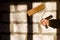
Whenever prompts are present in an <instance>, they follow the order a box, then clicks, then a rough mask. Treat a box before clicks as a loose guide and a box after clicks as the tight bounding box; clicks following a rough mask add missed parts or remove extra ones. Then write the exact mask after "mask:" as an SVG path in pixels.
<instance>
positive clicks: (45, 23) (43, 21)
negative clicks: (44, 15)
mask: <svg viewBox="0 0 60 40" xmlns="http://www.w3.org/2000/svg"><path fill="white" fill-rule="evenodd" d="M40 24H41V25H43V26H46V25H47V26H48V25H49V20H47V19H42V20H41V21H40Z"/></svg>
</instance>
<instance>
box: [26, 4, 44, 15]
mask: <svg viewBox="0 0 60 40" xmlns="http://www.w3.org/2000/svg"><path fill="white" fill-rule="evenodd" d="M44 8H45V5H44V4H40V5H38V6H37V7H35V8H33V9H30V10H28V11H27V13H28V15H29V16H31V15H33V14H34V13H36V12H38V11H41V10H43V9H44Z"/></svg>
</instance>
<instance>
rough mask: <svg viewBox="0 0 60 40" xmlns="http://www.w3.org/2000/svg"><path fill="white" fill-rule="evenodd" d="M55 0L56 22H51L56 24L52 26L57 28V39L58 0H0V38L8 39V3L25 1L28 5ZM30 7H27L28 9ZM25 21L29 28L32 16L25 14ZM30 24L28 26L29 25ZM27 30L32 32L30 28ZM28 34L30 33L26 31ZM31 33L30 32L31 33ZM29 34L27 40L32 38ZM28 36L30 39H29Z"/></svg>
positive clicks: (59, 16) (58, 37) (59, 35)
mask: <svg viewBox="0 0 60 40" xmlns="http://www.w3.org/2000/svg"><path fill="white" fill-rule="evenodd" d="M52 1H53V2H57V11H56V12H57V19H58V21H59V22H57V20H55V21H56V22H54V21H52V24H54V23H56V24H58V25H57V26H56V27H55V26H54V25H55V24H54V25H53V27H55V28H57V29H58V30H57V40H59V39H60V27H59V26H60V25H59V23H60V2H59V0H8V1H6V0H0V40H10V8H9V6H10V4H12V3H14V4H15V5H16V4H18V3H21V4H24V3H27V4H28V5H31V4H30V3H31V2H52ZM31 8H32V7H28V10H29V9H31ZM27 20H28V21H27V22H28V28H30V29H31V27H32V16H30V17H29V16H28V15H27ZM29 25H30V26H29ZM28 32H32V29H31V30H29V29H28ZM28 34H30V33H28ZM31 35H32V34H31ZM31 35H29V36H28V40H32V37H31ZM29 37H30V39H29Z"/></svg>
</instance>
